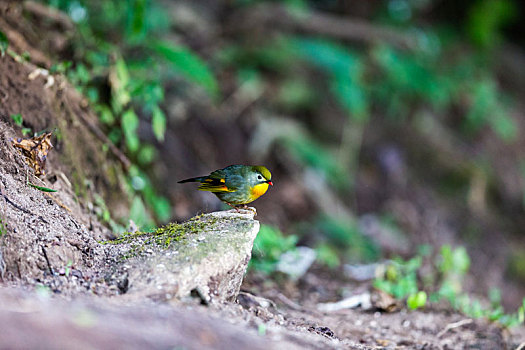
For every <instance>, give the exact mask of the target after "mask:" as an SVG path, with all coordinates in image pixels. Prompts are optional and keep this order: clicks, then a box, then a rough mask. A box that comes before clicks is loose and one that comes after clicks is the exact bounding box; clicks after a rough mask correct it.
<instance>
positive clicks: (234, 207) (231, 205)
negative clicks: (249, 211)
mask: <svg viewBox="0 0 525 350" xmlns="http://www.w3.org/2000/svg"><path fill="white" fill-rule="evenodd" d="M224 203H226V204H228V205H229V206H230V207H232V208H233V209H235V210H236V211H237V213H239V212H240V210H239V208H237V207H236V206H235V205H233V204H231V203H228V202H224Z"/></svg>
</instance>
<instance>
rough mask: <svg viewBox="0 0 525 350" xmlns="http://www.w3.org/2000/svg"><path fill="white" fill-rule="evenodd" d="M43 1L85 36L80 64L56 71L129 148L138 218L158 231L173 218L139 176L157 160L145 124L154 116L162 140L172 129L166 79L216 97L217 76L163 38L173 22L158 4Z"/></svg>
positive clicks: (78, 52)
mask: <svg viewBox="0 0 525 350" xmlns="http://www.w3.org/2000/svg"><path fill="white" fill-rule="evenodd" d="M44 2H46V3H47V4H49V5H51V6H55V7H57V8H59V9H61V10H62V11H64V12H66V13H67V14H69V16H70V17H71V18H72V20H73V21H74V22H75V23H76V24H77V31H78V33H77V37H76V38H75V40H74V41H73V44H74V47H73V51H74V52H73V58H74V61H73V62H61V63H57V64H55V65H54V66H53V67H52V69H51V72H53V73H62V74H66V75H67V76H68V78H69V80H70V81H71V82H72V83H73V84H74V85H75V86H76V87H77V88H78V89H79V90H80V91H81V92H82V93H84V94H85V95H86V96H87V97H88V98H89V100H90V101H91V103H92V105H93V107H94V109H95V111H96V112H97V113H98V114H99V116H100V120H101V121H102V123H104V124H105V125H106V127H107V130H108V131H107V132H108V136H109V138H110V140H111V141H112V142H114V143H115V144H117V145H121V144H122V145H125V148H126V149H127V153H128V156H129V157H130V158H131V160H132V162H133V163H134V164H135V165H134V166H133V167H132V169H130V171H129V178H128V188H129V192H130V202H131V212H130V216H131V219H133V220H134V221H135V223H136V224H138V225H139V226H143V225H145V226H146V227H151V226H152V224H153V223H154V220H153V219H154V218H155V219H156V221H162V222H164V221H166V220H168V219H169V218H170V217H171V213H170V203H169V202H168V201H167V199H166V198H165V197H163V196H161V195H158V194H157V193H156V191H155V189H154V187H153V185H152V183H151V181H150V180H149V179H148V176H147V175H146V173H145V172H143V171H141V170H140V167H143V168H144V167H147V166H148V165H150V164H151V163H152V162H153V161H154V160H155V157H156V152H155V148H154V147H152V146H151V145H149V144H147V143H144V142H143V141H141V140H140V137H139V135H138V130H139V126H140V121H141V119H143V118H145V117H146V118H149V119H150V121H151V128H152V131H153V134H154V136H155V138H156V139H157V140H158V141H160V142H162V141H163V140H164V134H165V131H166V125H167V118H166V115H165V113H164V111H163V108H162V103H163V100H164V85H163V84H164V82H165V79H167V78H171V77H173V76H180V77H182V78H185V79H186V80H187V81H189V82H192V83H194V84H196V85H197V86H200V87H201V88H202V89H203V91H205V92H206V93H207V94H208V95H209V96H210V98H217V97H218V94H219V92H218V84H217V81H216V79H215V77H214V75H213V73H212V72H211V70H210V69H209V68H208V66H207V65H206V63H204V61H203V60H202V59H201V58H200V57H198V56H197V54H195V53H194V52H193V51H192V50H191V49H189V48H187V47H186V46H185V45H183V44H175V43H173V42H171V41H169V42H168V41H165V40H163V39H159V38H162V37H163V36H165V35H166V34H169V29H170V24H171V19H170V18H169V17H168V16H167V14H166V11H165V10H164V9H163V7H162V4H161V3H160V2H158V1H149V0H130V1H109V0H106V1H81V0H77V1H66V0H47V1H44ZM108 87H109V94H108ZM137 179H140V181H139V180H137ZM137 183H140V184H141V185H140V186H139V185H137ZM147 209H149V210H151V211H152V213H153V214H154V217H152V216H151V215H149V214H148V213H147V211H148V210H147Z"/></svg>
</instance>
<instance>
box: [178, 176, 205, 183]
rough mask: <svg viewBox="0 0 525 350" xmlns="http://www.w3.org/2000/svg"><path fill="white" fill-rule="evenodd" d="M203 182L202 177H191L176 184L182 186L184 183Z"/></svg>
mask: <svg viewBox="0 0 525 350" xmlns="http://www.w3.org/2000/svg"><path fill="white" fill-rule="evenodd" d="M203 180H204V177H192V178H190V179H185V180H180V181H178V182H177V183H179V184H183V183H185V182H202V181H203Z"/></svg>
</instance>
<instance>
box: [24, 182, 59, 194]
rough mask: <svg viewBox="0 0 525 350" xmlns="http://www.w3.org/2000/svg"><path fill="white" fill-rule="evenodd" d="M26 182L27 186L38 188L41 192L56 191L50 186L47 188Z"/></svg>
mask: <svg viewBox="0 0 525 350" xmlns="http://www.w3.org/2000/svg"><path fill="white" fill-rule="evenodd" d="M27 184H28V185H29V186H31V187H33V188H36V189H37V190H39V191H42V192H57V190H54V189H52V188H47V187H42V186H37V185H34V184H32V183H31V182H28V183H27Z"/></svg>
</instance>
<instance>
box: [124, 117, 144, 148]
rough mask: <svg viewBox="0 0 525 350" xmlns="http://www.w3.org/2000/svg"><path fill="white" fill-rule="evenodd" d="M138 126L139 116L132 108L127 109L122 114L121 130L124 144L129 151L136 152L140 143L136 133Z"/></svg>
mask: <svg viewBox="0 0 525 350" xmlns="http://www.w3.org/2000/svg"><path fill="white" fill-rule="evenodd" d="M138 127H139V118H138V117H137V115H136V114H135V112H134V111H133V110H132V109H128V110H127V111H126V112H124V114H123V115H122V132H123V133H124V138H125V140H126V145H127V146H128V149H129V150H130V151H131V152H136V151H137V150H138V148H139V145H140V141H139V137H138V135H137V129H138Z"/></svg>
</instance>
